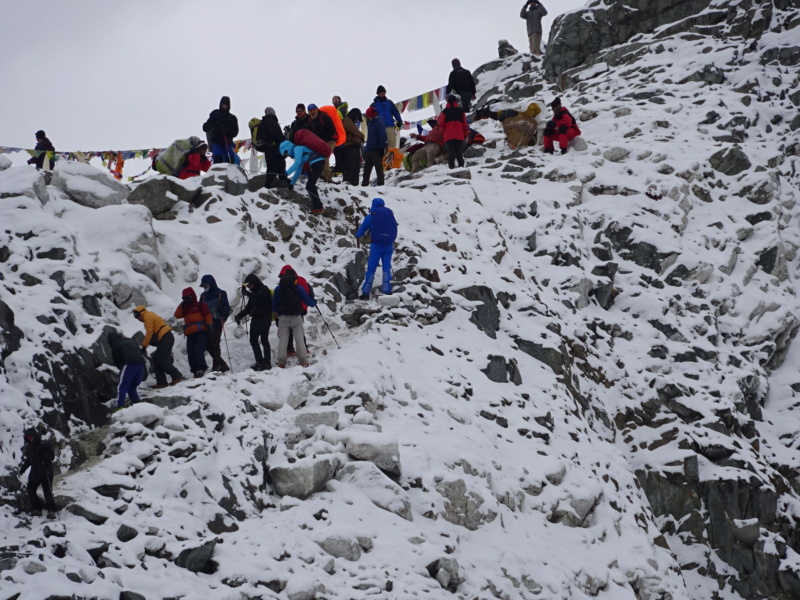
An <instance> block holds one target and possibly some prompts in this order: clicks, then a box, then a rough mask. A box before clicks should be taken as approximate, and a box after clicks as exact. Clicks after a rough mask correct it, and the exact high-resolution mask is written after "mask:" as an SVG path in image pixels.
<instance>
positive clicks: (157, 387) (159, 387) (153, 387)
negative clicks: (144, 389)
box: [150, 379, 180, 390]
mask: <svg viewBox="0 0 800 600" xmlns="http://www.w3.org/2000/svg"><path fill="white" fill-rule="evenodd" d="M178 381H180V379H179V380H178ZM176 383H177V381H175V380H173V382H172V383H170V385H175V384H176ZM165 387H167V384H166V383H156V384H154V385H151V386H150V389H151V390H163V389H164V388H165Z"/></svg>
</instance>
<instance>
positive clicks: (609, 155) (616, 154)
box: [603, 146, 631, 162]
mask: <svg viewBox="0 0 800 600" xmlns="http://www.w3.org/2000/svg"><path fill="white" fill-rule="evenodd" d="M630 153H631V151H630V150H628V149H627V148H620V147H619V146H614V147H613V148H609V149H608V150H606V151H605V152H603V158H605V159H606V160H608V161H611V162H621V161H623V160H625V159H626V158H627V157H628V155H629V154H630Z"/></svg>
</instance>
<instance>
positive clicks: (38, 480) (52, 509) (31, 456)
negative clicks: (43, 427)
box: [19, 428, 58, 519]
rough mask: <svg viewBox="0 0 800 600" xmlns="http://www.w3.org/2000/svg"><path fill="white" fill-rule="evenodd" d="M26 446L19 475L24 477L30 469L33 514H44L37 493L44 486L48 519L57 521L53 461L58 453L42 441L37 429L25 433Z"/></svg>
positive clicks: (29, 493) (23, 449)
mask: <svg viewBox="0 0 800 600" xmlns="http://www.w3.org/2000/svg"><path fill="white" fill-rule="evenodd" d="M23 438H24V439H25V445H24V446H23V447H22V462H21V463H20V465H19V474H20V476H22V475H23V474H24V473H25V471H27V470H28V468H30V470H31V472H30V474H29V475H28V498H29V499H30V502H31V514H32V515H34V516H39V515H41V514H42V501H41V500H40V499H39V495H38V494H37V493H36V491H37V490H38V489H39V486H42V492H44V499H45V502H46V506H47V518H48V519H55V518H56V513H57V512H58V507H57V506H56V501H55V498H53V461H55V459H56V453H55V452H54V451H53V446H52V445H51V444H49V443H48V442H45V441H44V440H42V436H41V435H39V432H38V431H36V429H33V428H30V429H26V430H25V431H24V432H23Z"/></svg>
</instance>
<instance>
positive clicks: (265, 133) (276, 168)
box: [256, 106, 289, 188]
mask: <svg viewBox="0 0 800 600" xmlns="http://www.w3.org/2000/svg"><path fill="white" fill-rule="evenodd" d="M285 139H286V138H285V137H284V135H283V129H281V124H280V123H279V122H278V115H276V114H275V109H274V108H272V107H271V106H268V107H267V108H265V109H264V116H263V117H261V124H260V125H259V126H258V139H257V141H256V145H257V150H259V151H260V152H263V153H264V160H265V161H266V163H267V177H266V179H265V180H264V187H265V188H271V187H289V178H288V177H286V159H285V158H284V157H283V154H281V149H280V147H281V142H283V141H285Z"/></svg>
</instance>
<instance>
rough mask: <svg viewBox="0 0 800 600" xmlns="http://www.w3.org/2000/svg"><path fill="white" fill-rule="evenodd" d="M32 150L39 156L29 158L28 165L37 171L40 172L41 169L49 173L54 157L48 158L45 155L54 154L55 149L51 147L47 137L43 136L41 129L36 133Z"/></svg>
mask: <svg viewBox="0 0 800 600" xmlns="http://www.w3.org/2000/svg"><path fill="white" fill-rule="evenodd" d="M33 150H34V152H38V153H39V154H37V155H35V156H32V157H31V158H29V159H28V164H29V165H36V170H37V171H41V170H42V169H44V170H45V171H49V170H50V169H51V168H52V167H53V161H54V160H55V156H51V157H48V156H47V153H48V152H55V151H56V149H55V148H54V147H53V144H52V142H51V141H50V140H49V139H47V135H45V133H44V131H42V130H41V129H40V130H39V131H37V132H36V146H35V147H34V149H33Z"/></svg>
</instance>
